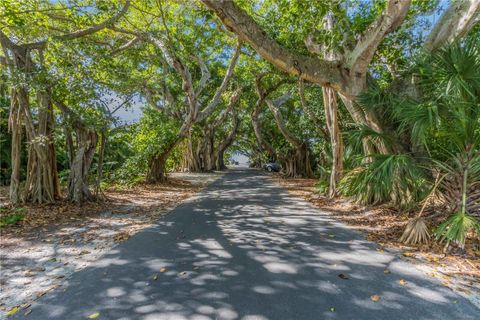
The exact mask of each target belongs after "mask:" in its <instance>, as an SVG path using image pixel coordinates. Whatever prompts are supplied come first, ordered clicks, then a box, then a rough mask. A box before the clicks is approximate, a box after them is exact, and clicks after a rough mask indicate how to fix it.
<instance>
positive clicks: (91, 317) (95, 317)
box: [87, 312, 100, 319]
mask: <svg viewBox="0 0 480 320" xmlns="http://www.w3.org/2000/svg"><path fill="white" fill-rule="evenodd" d="M99 316H100V312H95V313H92V314H91V315H89V316H88V317H87V318H88V319H97V318H98V317H99Z"/></svg>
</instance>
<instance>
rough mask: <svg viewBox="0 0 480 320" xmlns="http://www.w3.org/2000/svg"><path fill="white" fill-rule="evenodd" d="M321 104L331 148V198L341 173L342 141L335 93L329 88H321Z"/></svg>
mask: <svg viewBox="0 0 480 320" xmlns="http://www.w3.org/2000/svg"><path fill="white" fill-rule="evenodd" d="M322 91H323V105H324V108H325V118H326V122H327V128H328V132H329V133H330V144H331V148H332V171H331V173H330V184H329V190H328V196H329V197H330V198H333V197H335V196H336V195H337V184H338V182H339V181H340V179H341V178H342V173H343V141H342V134H341V132H340V125H339V122H338V104H337V98H336V93H335V91H333V89H331V88H325V87H324V88H322Z"/></svg>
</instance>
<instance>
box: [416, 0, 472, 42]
mask: <svg viewBox="0 0 480 320" xmlns="http://www.w3.org/2000/svg"><path fill="white" fill-rule="evenodd" d="M479 21H480V1H478V0H462V1H453V2H452V3H451V4H450V6H449V7H448V9H447V10H445V12H444V13H443V15H442V17H441V18H440V20H439V21H438V22H437V24H436V25H435V27H434V28H433V30H432V32H430V35H429V36H428V38H427V40H426V41H425V44H424V48H425V50H427V51H433V50H435V49H438V48H439V47H441V46H442V45H443V44H445V43H449V42H452V41H453V40H455V39H457V38H460V37H462V36H464V35H466V34H467V33H468V32H469V31H470V30H471V29H472V28H473V26H475V25H476V24H477V23H478V22H479Z"/></svg>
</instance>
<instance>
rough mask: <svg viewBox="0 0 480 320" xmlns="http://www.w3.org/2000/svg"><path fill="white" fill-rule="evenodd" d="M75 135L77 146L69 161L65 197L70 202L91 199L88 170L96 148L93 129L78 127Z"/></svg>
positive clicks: (96, 136)
mask: <svg viewBox="0 0 480 320" xmlns="http://www.w3.org/2000/svg"><path fill="white" fill-rule="evenodd" d="M76 136H77V148H76V150H75V152H74V156H73V159H72V162H71V163H70V174H69V176H68V196H67V198H68V200H70V201H72V202H76V203H82V202H85V201H91V200H92V199H93V195H92V193H91V192H90V188H89V183H88V172H89V171H90V168H91V165H92V162H93V156H94V155H95V150H96V148H97V141H98V135H97V133H96V132H95V131H94V130H86V129H85V128H78V129H77V130H76Z"/></svg>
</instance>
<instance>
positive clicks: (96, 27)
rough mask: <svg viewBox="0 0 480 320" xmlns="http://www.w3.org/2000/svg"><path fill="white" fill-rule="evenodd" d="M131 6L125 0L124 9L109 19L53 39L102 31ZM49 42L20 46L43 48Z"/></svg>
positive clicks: (128, 1) (74, 37)
mask: <svg viewBox="0 0 480 320" xmlns="http://www.w3.org/2000/svg"><path fill="white" fill-rule="evenodd" d="M129 7H130V0H125V5H124V6H123V7H122V9H121V10H120V11H119V12H118V13H117V14H115V15H113V16H111V17H110V18H108V19H107V20H105V21H103V22H101V23H98V24H95V25H93V26H90V27H88V28H85V29H81V30H77V31H74V32H70V33H66V34H62V35H59V36H55V37H53V39H55V40H60V41H65V40H73V39H76V38H80V37H83V36H86V35H89V34H92V33H95V32H97V31H100V30H102V29H105V28H106V27H108V26H110V25H112V24H114V23H115V22H117V20H118V19H120V18H121V17H122V16H123V15H124V14H125V13H126V12H127V10H128V8H129ZM47 44H48V41H46V40H44V41H38V42H32V43H26V44H22V45H20V46H21V47H26V48H29V49H42V48H44V47H45V46H46V45H47Z"/></svg>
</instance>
